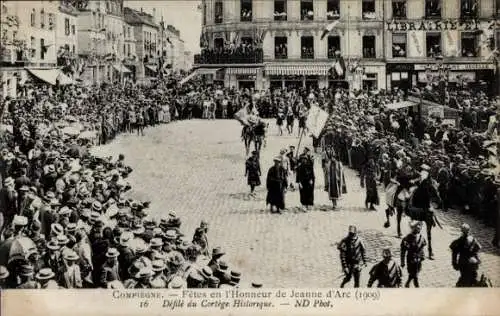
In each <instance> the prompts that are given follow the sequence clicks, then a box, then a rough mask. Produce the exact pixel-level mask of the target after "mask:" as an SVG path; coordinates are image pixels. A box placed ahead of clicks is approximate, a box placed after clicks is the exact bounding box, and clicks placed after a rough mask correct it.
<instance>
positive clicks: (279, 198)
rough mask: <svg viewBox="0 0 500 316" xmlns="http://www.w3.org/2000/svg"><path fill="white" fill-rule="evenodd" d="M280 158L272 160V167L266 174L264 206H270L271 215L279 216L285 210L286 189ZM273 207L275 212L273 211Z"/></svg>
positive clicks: (284, 174) (286, 182) (286, 184)
mask: <svg viewBox="0 0 500 316" xmlns="http://www.w3.org/2000/svg"><path fill="white" fill-rule="evenodd" d="M281 159H282V158H281V156H278V157H276V158H274V166H272V167H271V168H269V171H268V172H267V180H266V186H267V198H266V204H269V205H270V206H271V213H275V212H276V213H279V214H281V210H283V209H284V208H285V192H286V188H287V187H288V181H287V177H286V176H287V175H286V173H287V172H286V170H285V168H283V167H282V166H281ZM273 207H274V208H276V211H273Z"/></svg>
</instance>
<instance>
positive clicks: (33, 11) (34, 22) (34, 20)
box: [31, 9, 36, 26]
mask: <svg viewBox="0 0 500 316" xmlns="http://www.w3.org/2000/svg"><path fill="white" fill-rule="evenodd" d="M35 24H36V12H35V9H33V10H32V11H31V26H35Z"/></svg>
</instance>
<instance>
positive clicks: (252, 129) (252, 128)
mask: <svg viewBox="0 0 500 316" xmlns="http://www.w3.org/2000/svg"><path fill="white" fill-rule="evenodd" d="M266 127H267V124H266V123H264V122H259V123H257V124H255V125H245V126H244V127H243V131H242V133H241V134H242V138H243V141H244V143H245V150H246V155H247V156H248V154H249V153H250V145H251V143H252V142H253V143H254V146H255V150H256V151H258V152H260V150H261V148H262V145H263V144H264V143H265V135H266Z"/></svg>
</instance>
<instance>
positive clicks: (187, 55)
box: [182, 51, 194, 71]
mask: <svg viewBox="0 0 500 316" xmlns="http://www.w3.org/2000/svg"><path fill="white" fill-rule="evenodd" d="M193 61H194V60H193V53H192V52H190V51H185V52H184V66H183V68H182V70H184V71H189V70H190V69H191V68H193Z"/></svg>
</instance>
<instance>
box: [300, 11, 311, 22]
mask: <svg viewBox="0 0 500 316" xmlns="http://www.w3.org/2000/svg"><path fill="white" fill-rule="evenodd" d="M300 19H301V20H302V21H312V20H314V11H313V10H312V9H302V10H301V12H300Z"/></svg>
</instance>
